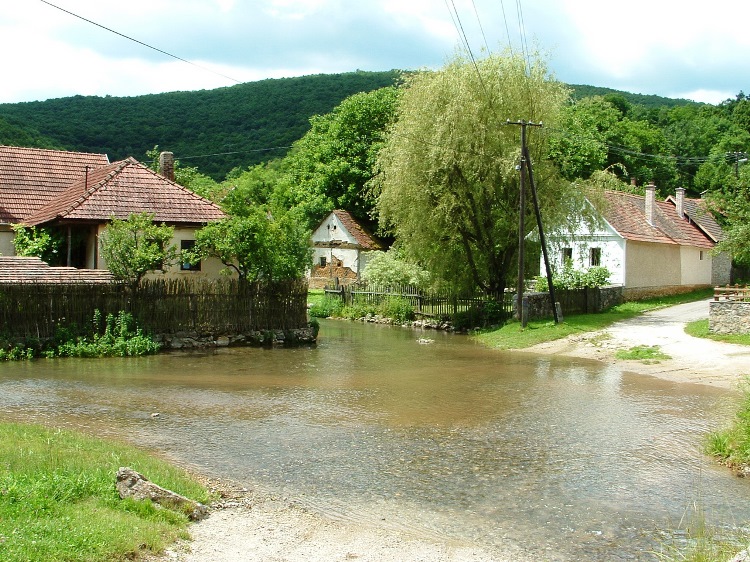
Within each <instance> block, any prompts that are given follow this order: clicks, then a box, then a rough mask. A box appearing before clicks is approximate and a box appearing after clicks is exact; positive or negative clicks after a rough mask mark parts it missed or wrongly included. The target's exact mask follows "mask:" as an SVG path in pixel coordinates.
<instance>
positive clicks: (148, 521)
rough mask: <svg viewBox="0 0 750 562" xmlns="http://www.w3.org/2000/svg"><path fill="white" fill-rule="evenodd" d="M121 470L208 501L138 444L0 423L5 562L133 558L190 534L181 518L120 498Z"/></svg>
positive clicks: (0, 550) (0, 548)
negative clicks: (127, 469) (118, 475)
mask: <svg viewBox="0 0 750 562" xmlns="http://www.w3.org/2000/svg"><path fill="white" fill-rule="evenodd" d="M121 466H129V467H131V468H133V469H135V470H137V471H139V472H141V473H142V474H144V475H145V476H146V477H147V478H149V479H150V480H151V481H152V482H154V483H156V484H159V485H160V486H163V487H165V488H168V489H170V490H173V491H175V492H177V493H180V494H183V495H185V496H188V497H190V498H192V499H195V500H197V501H200V502H206V501H209V499H210V498H209V496H208V492H207V491H206V490H205V488H204V487H203V486H201V485H200V484H199V483H197V482H196V481H195V480H193V479H191V478H190V477H189V476H188V475H187V474H186V473H185V472H184V471H182V470H180V469H178V468H176V467H174V466H172V465H169V464H167V463H166V462H164V461H161V460H158V459H156V458H154V457H151V456H149V455H147V454H145V453H144V452H142V451H140V450H138V449H135V448H133V447H129V446H125V445H121V444H117V443H113V442H110V441H103V440H100V439H94V438H90V437H87V436H84V435H80V434H77V433H73V432H70V431H63V430H58V429H47V428H44V427H40V426H34V425H24V424H16V423H2V422H0V560H2V561H3V562H21V561H23V562H26V561H37V560H38V561H42V560H43V561H45V562H58V561H59V562H62V561H65V562H77V561H80V562H84V561H85V562H99V561H101V562H104V561H107V562H110V561H124V560H133V559H134V558H135V557H136V556H137V555H138V554H139V553H142V552H144V551H146V552H158V551H161V550H163V548H164V547H165V546H166V545H168V544H170V543H171V542H173V541H174V540H175V539H176V538H178V537H186V536H187V535H186V528H187V524H188V519H187V517H186V516H185V515H184V514H182V513H178V512H175V511H170V510H167V509H162V508H158V507H156V506H154V505H153V504H151V502H136V501H133V500H129V499H128V500H121V499H120V498H119V496H118V494H117V491H116V490H115V474H116V473H117V469H118V468H119V467H121Z"/></svg>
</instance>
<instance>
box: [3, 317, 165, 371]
mask: <svg viewBox="0 0 750 562" xmlns="http://www.w3.org/2000/svg"><path fill="white" fill-rule="evenodd" d="M77 333H78V329H77V327H76V326H73V325H69V326H63V325H58V327H57V329H56V331H55V337H54V338H53V339H52V340H50V341H49V342H48V343H47V344H46V345H40V344H39V342H36V341H33V340H29V341H27V342H26V344H25V345H20V344H15V345H14V346H11V347H9V348H7V349H0V360H5V361H11V360H22V359H33V358H34V357H39V356H41V357H46V358H48V359H51V358H53V357H115V356H119V357H125V356H140V355H151V354H154V353H156V352H158V351H159V347H160V346H159V344H158V343H156V342H155V341H154V340H153V339H152V338H151V337H150V336H148V335H146V334H144V333H143V332H142V330H141V329H140V328H139V327H138V326H137V325H136V322H135V319H134V318H133V316H132V315H131V314H129V313H127V312H125V311H120V312H119V313H117V315H114V314H108V315H107V317H106V319H105V322H104V325H103V326H102V317H101V312H100V311H99V310H95V311H94V314H93V317H92V319H91V324H90V325H89V326H88V329H87V333H86V334H85V335H82V336H81V335H76V334H77Z"/></svg>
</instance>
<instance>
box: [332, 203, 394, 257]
mask: <svg viewBox="0 0 750 562" xmlns="http://www.w3.org/2000/svg"><path fill="white" fill-rule="evenodd" d="M333 214H334V215H336V218H338V219H339V220H340V221H341V224H343V225H344V226H345V227H346V229H347V230H348V231H349V233H350V234H351V235H352V236H354V239H355V240H356V241H357V244H359V245H360V246H362V248H363V249H365V250H382V249H383V245H382V244H381V243H380V242H378V240H376V239H375V237H374V236H373V235H372V234H370V233H369V232H367V230H365V229H364V228H363V227H362V225H361V224H359V223H358V222H357V221H356V220H355V219H354V217H352V216H351V215H350V214H349V212H348V211H342V210H338V209H337V210H335V211H333Z"/></svg>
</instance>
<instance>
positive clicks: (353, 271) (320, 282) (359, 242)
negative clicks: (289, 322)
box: [310, 210, 384, 288]
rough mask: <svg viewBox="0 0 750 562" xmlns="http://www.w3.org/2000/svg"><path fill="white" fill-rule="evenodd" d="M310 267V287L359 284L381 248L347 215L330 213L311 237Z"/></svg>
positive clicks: (346, 213) (337, 212)
mask: <svg viewBox="0 0 750 562" xmlns="http://www.w3.org/2000/svg"><path fill="white" fill-rule="evenodd" d="M311 240H312V245H313V267H312V269H311V271H310V287H318V288H320V287H323V286H325V285H327V284H330V283H339V284H342V285H346V284H349V283H351V282H353V281H358V280H359V279H360V275H361V274H362V271H363V270H364V268H365V266H366V265H367V262H368V261H369V259H370V258H371V257H372V256H373V255H374V253H375V252H380V251H383V249H384V248H383V246H382V244H381V243H380V242H379V241H378V240H377V239H375V238H374V237H373V236H372V234H370V233H369V232H367V230H366V229H365V228H364V227H363V226H362V225H361V224H359V223H358V222H357V221H356V220H355V219H354V218H353V217H352V216H351V215H350V214H349V213H348V212H347V211H342V210H336V211H332V212H331V213H330V214H329V215H328V216H327V217H326V218H325V219H324V220H323V221H322V222H321V223H320V224H319V225H318V227H317V228H316V229H315V231H314V232H313V234H312V237H311Z"/></svg>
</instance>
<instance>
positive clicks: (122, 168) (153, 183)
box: [24, 158, 225, 226]
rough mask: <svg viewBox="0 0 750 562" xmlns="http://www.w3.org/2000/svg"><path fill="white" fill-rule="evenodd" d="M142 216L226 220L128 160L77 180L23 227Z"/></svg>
mask: <svg viewBox="0 0 750 562" xmlns="http://www.w3.org/2000/svg"><path fill="white" fill-rule="evenodd" d="M142 212H149V213H153V214H154V220H156V221H158V222H165V223H170V224H180V223H183V224H184V223H188V224H204V223H207V222H212V221H216V220H221V219H223V218H224V217H225V215H224V213H223V212H222V211H221V209H220V208H219V207H218V205H216V204H215V203H212V202H211V201H209V200H208V199H204V198H203V197H200V196H199V195H197V194H195V193H193V192H192V191H190V190H189V189H186V188H184V187H182V186H181V185H178V184H176V183H174V182H172V181H169V180H168V179H166V178H164V177H163V176H160V175H159V174H157V173H155V172H154V171H152V170H150V169H149V168H147V167H146V166H144V165H143V164H141V163H140V162H138V161H137V160H135V159H134V158H127V159H125V160H122V161H120V162H115V163H113V164H110V165H108V166H104V167H101V168H97V169H96V170H92V171H90V172H89V174H88V178H78V180H77V181H75V182H74V183H73V184H72V185H71V186H70V187H69V188H68V189H67V190H66V191H64V192H63V193H61V194H59V195H58V196H57V197H55V198H54V199H53V200H52V201H50V202H49V203H47V204H46V205H45V206H44V207H42V208H40V209H38V210H37V211H36V212H35V213H34V214H33V215H31V216H29V217H27V218H26V220H25V221H24V223H25V224H27V225H30V226H34V225H40V224H44V223H48V222H51V221H67V220H80V221H93V222H104V221H107V220H109V219H110V218H112V217H113V216H114V217H115V218H118V219H126V218H127V217H128V216H129V215H130V214H133V213H142Z"/></svg>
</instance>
